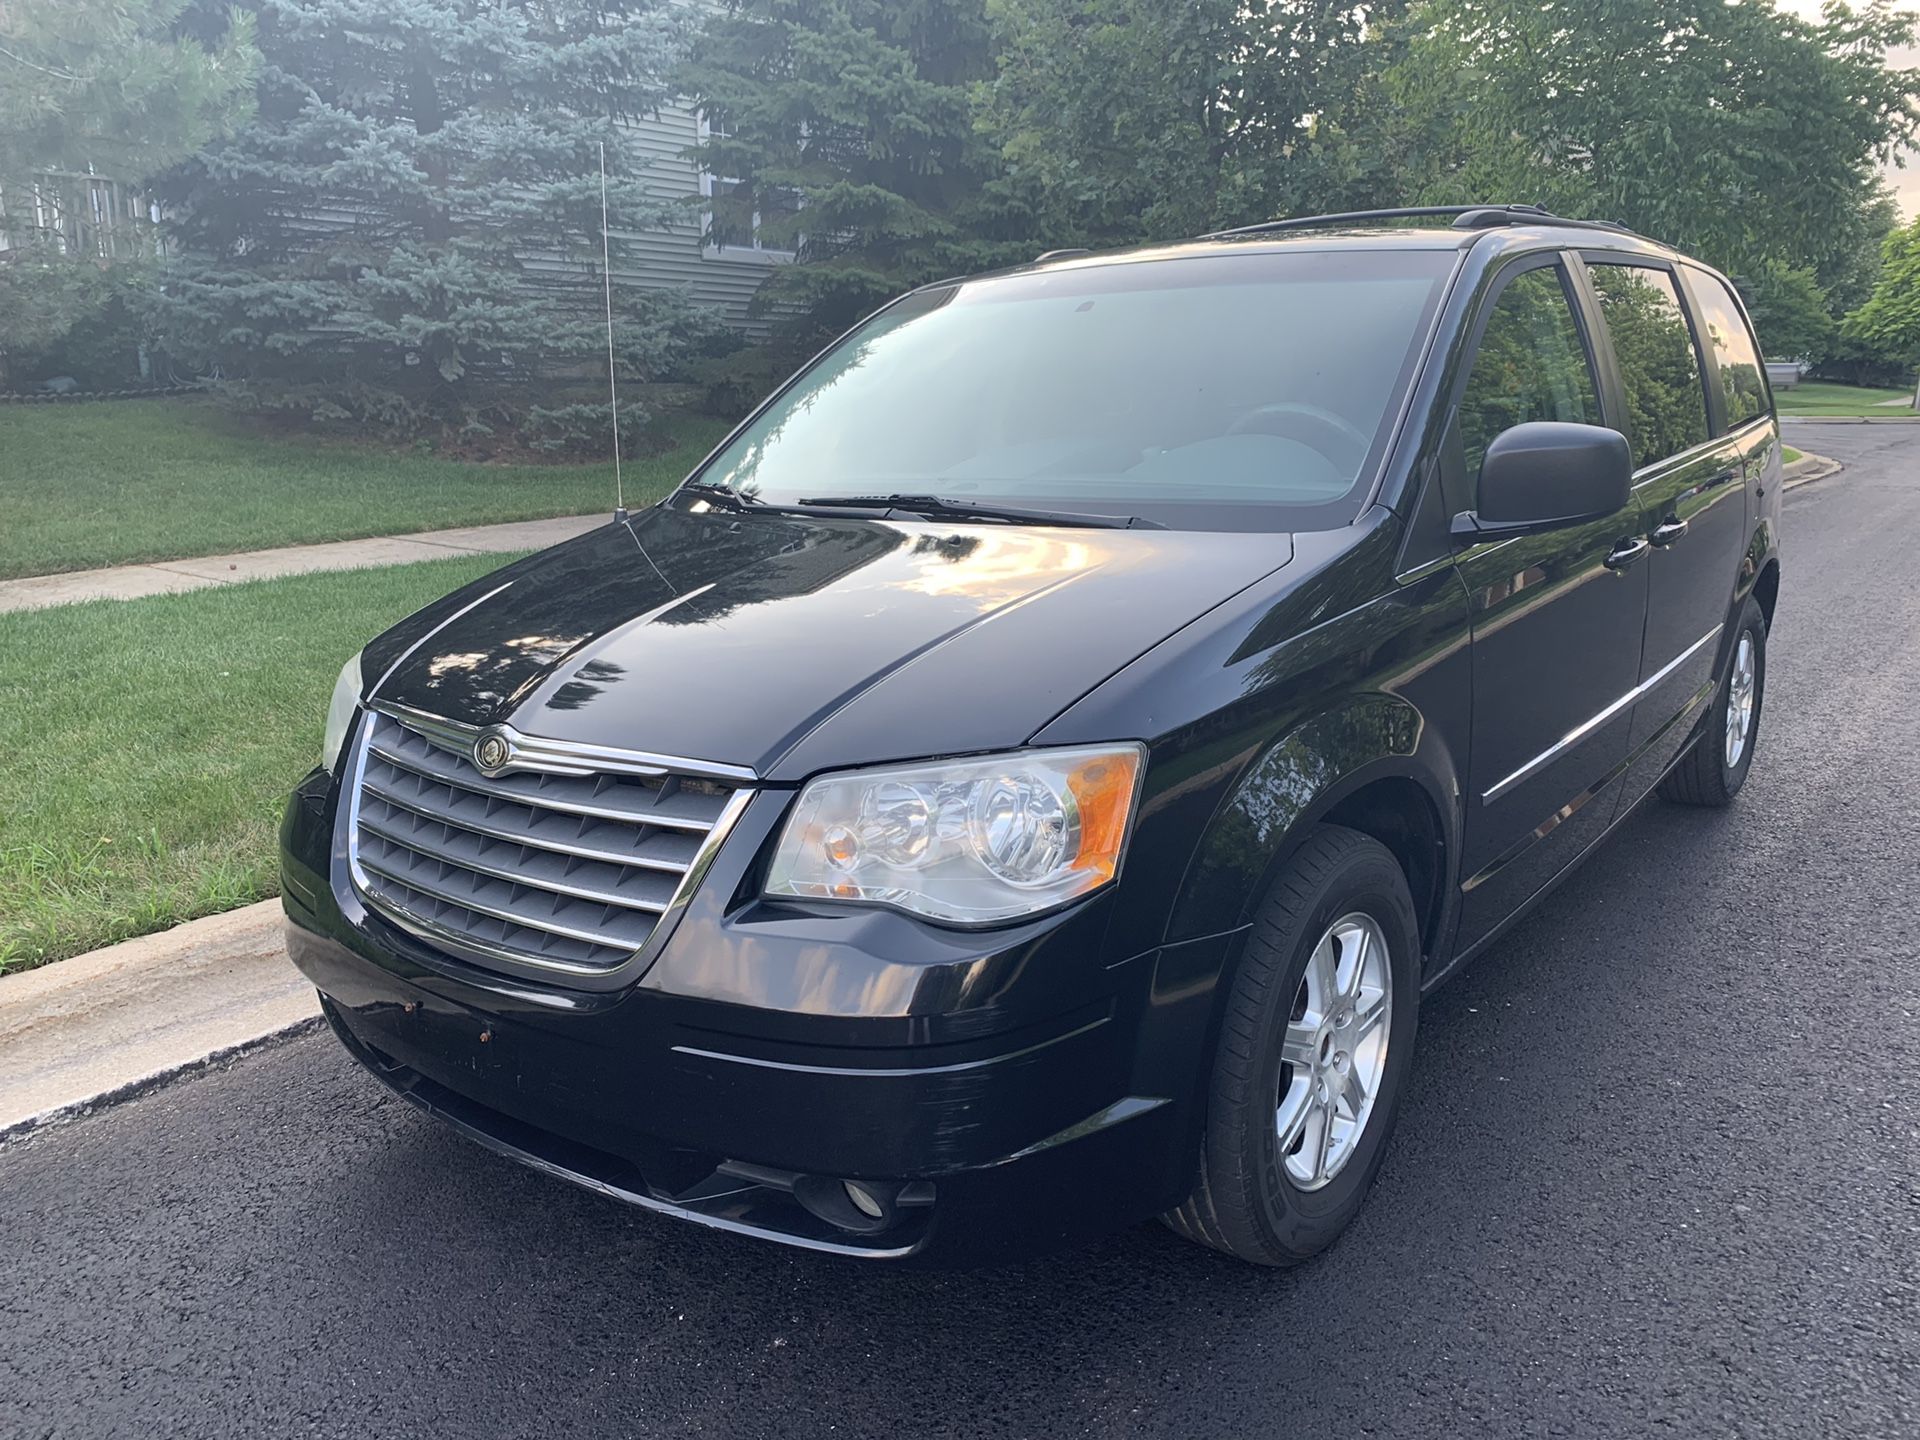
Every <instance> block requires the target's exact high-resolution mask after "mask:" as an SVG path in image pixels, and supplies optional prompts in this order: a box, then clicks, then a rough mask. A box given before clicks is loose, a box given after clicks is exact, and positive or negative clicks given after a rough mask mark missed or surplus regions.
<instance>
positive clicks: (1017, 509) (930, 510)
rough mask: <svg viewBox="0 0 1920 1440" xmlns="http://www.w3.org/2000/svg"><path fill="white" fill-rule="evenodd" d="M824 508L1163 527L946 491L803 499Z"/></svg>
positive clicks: (1140, 519)
mask: <svg viewBox="0 0 1920 1440" xmlns="http://www.w3.org/2000/svg"><path fill="white" fill-rule="evenodd" d="M800 503H801V504H802V505H805V506H809V507H813V506H817V507H819V508H821V509H828V508H832V509H845V510H905V511H910V512H911V513H913V514H915V515H931V516H935V517H937V518H940V519H954V520H1007V521H1012V522H1014V523H1016V524H1020V523H1024V524H1030V525H1085V526H1091V527H1093V528H1096V529H1101V530H1164V529H1166V528H1167V527H1166V526H1164V525H1162V524H1161V523H1160V522H1159V521H1158V520H1148V519H1147V518H1145V517H1144V516H1141V515H1095V514H1090V513H1088V512H1086V511H1084V510H1029V509H1027V508H1026V507H1025V506H1021V505H998V504H992V503H983V502H981V501H976V500H955V499H950V498H948V497H947V496H944V495H905V494H899V493H895V494H889V495H817V496H814V497H812V498H811V499H805V500H802V501H801V502H800Z"/></svg>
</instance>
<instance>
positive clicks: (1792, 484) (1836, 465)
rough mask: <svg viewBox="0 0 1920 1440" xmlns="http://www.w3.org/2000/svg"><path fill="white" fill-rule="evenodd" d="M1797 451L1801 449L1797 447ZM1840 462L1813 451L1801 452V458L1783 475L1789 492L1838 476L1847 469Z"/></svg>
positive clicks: (1784, 471)
mask: <svg viewBox="0 0 1920 1440" xmlns="http://www.w3.org/2000/svg"><path fill="white" fill-rule="evenodd" d="M1794 448H1795V449H1796V450H1798V449H1799V448H1800V447H1799V446H1797V445H1796V446H1795V447H1794ZM1845 468H1846V467H1845V466H1843V465H1842V464H1841V463H1840V462H1839V461H1838V460H1834V459H1831V458H1829V457H1828V456H1825V455H1816V454H1814V453H1813V452H1812V451H1811V450H1801V451H1800V458H1799V459H1798V460H1796V461H1794V462H1793V463H1792V464H1791V465H1789V466H1787V467H1786V468H1785V469H1784V470H1783V471H1782V472H1781V474H1782V475H1783V476H1784V477H1785V481H1786V487H1787V489H1789V490H1798V489H1799V488H1800V487H1801V486H1802V485H1811V484H1812V483H1813V482H1814V481H1816V480H1824V479H1826V478H1827V476H1829V475H1837V474H1839V473H1840V471H1841V470H1843V469H1845Z"/></svg>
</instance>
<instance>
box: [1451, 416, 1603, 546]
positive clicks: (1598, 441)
mask: <svg viewBox="0 0 1920 1440" xmlns="http://www.w3.org/2000/svg"><path fill="white" fill-rule="evenodd" d="M1632 494H1633V457H1632V455H1631V454H1630V453H1629V451H1628V450H1627V437H1626V436H1624V435H1622V434H1621V433H1620V432H1619V431H1618V430H1607V429H1603V428H1602V427H1601V426H1598V425H1574V424H1570V423H1568V422H1566V421H1560V420H1530V421H1528V422H1527V423H1526V424H1524V425H1515V426H1514V427H1513V428H1512V429H1510V430H1502V431H1501V432H1500V433H1499V434H1498V435H1496V436H1494V439H1493V443H1492V444H1491V445H1489V446H1487V454H1486V458H1485V459H1484V460H1482V461H1481V462H1480V506H1479V508H1478V509H1477V510H1466V511H1462V512H1461V513H1460V514H1458V515H1456V516H1454V517H1453V533H1454V535H1455V536H1456V537H1458V538H1460V539H1465V540H1491V539H1498V538H1502V537H1504V536H1508V535H1531V534H1534V533H1536V532H1538V531H1541V530H1558V529H1560V528H1561V527H1562V526H1566V525H1580V524H1584V523H1585V522H1586V521H1589V520H1598V519H1601V518H1602V517H1603V516H1607V515H1611V514H1613V513H1614V511H1616V510H1619V509H1621V508H1623V507H1624V506H1625V505H1626V503H1627V501H1628V500H1629V499H1630V498H1631V497H1632Z"/></svg>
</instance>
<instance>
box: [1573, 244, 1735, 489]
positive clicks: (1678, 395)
mask: <svg viewBox="0 0 1920 1440" xmlns="http://www.w3.org/2000/svg"><path fill="white" fill-rule="evenodd" d="M1587 270H1588V273H1589V274H1591V275H1592V277H1593V288H1594V289H1595V290H1596V291H1597V292H1598V293H1599V296H1600V313H1601V314H1602V315H1604V316H1605V317H1606V321H1607V334H1608V336H1609V337H1610V338H1611V339H1612V341H1613V353H1614V357H1615V358H1616V359H1617V360H1618V361H1619V362H1620V381H1621V384H1622V385H1624V386H1625V387H1626V392H1627V435H1628V438H1629V439H1630V440H1631V441H1632V442H1633V466H1634V469H1636V470H1639V469H1643V468H1644V467H1646V466H1648V465H1652V464H1654V463H1655V462H1656V461H1660V460H1664V459H1666V458H1667V457H1668V456H1669V455H1677V454H1679V453H1680V452H1681V451H1682V450H1685V449H1686V448H1687V447H1688V446H1690V445H1698V444H1699V443H1700V442H1701V441H1702V440H1705V439H1706V438H1707V389H1706V382H1705V381H1704V380H1703V379H1702V378H1701V374H1700V352H1699V351H1698V350H1696V349H1695V348H1694V344H1693V333H1692V331H1690V330H1689V329H1688V328H1687V312H1686V309H1685V308H1684V307H1683V306H1682V305H1681V304H1680V292H1679V291H1678V290H1676V289H1674V285H1673V277H1672V276H1671V275H1669V274H1668V273H1667V272H1666V271H1664V270H1650V269H1648V268H1647V267H1646V266H1644V265H1613V264H1608V263H1605V262H1600V261H1589V262H1588V264H1587Z"/></svg>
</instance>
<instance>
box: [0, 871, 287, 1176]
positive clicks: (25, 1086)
mask: <svg viewBox="0 0 1920 1440" xmlns="http://www.w3.org/2000/svg"><path fill="white" fill-rule="evenodd" d="M283 924H284V921H283V919H282V916H281V910H280V902H279V901H278V900H265V901H262V902H260V903H259V904H257V905H248V906H246V907H244V908H242V909H239V910H232V911H228V912H227V913H226V914H224V915H212V916H209V917H207V918H206V919H204V920H193V921H189V922H188V923H187V924H185V925H177V926H175V927H174V928H173V929H171V930H165V931H161V932H160V933H159V934H155V935H145V936H142V937H140V938H139V939H137V940H128V941H125V942H124V943H122V944H119V945H109V946H108V947H106V948H105V949H104V950H95V951H94V952H93V953H91V954H89V955H81V956H77V957H75V958H74V959H72V960H62V961H60V962H58V963H57V964H53V965H46V966H42V967H41V968H39V969H37V970H28V971H26V972H24V973H22V974H19V975H10V976H6V977H5V978H0V1141H5V1140H8V1139H11V1138H13V1137H15V1136H18V1135H21V1134H24V1133H27V1132H29V1131H33V1130H38V1129H40V1128H42V1127H44V1126H46V1125H50V1124H55V1123H58V1122H60V1121H63V1120H69V1119H73V1118H75V1117H77V1116H79V1115H84V1114H87V1113H89V1112H90V1111H92V1110H94V1109H97V1108H101V1107H103V1106H106V1105H110V1104H113V1103H116V1102H117V1101H120V1100H123V1099H127V1098H129V1097H131V1096H133V1095H139V1094H144V1093H146V1092H147V1091H149V1090H152V1089H154V1088H156V1087H158V1086H160V1085H162V1084H164V1083H166V1082H167V1081H169V1080H171V1079H173V1078H174V1077H176V1076H178V1075H182V1074H187V1073H190V1072H193V1071H196V1070H201V1069H205V1068H207V1067H209V1066H213V1065H218V1064H221V1063H223V1062H225V1061H227V1060H230V1059H232V1058H233V1057H234V1056H236V1055H240V1054H244V1053H247V1052H248V1051H251V1050H254V1049H257V1048H259V1047H260V1046H262V1045H264V1044H268V1043H271V1042H273V1041H276V1040H279V1039H282V1038H284V1037H286V1036H289V1035H294V1034H300V1033H303V1032H305V1031H306V1030H310V1029H312V1028H313V1027H314V1026H315V1025H317V1024H318V1023H319V1019H320V1005H319V1000H318V998H317V997H316V996H315V994H314V992H313V989H312V987H311V986H310V985H308V984H307V982H306V980H305V979H304V978H303V977H302V976H301V975H300V973H299V971H297V970H295V969H294V968H293V965H292V964H291V963H290V962H289V961H288V960H287V954H286V948H285V945H284V942H283V939H282V926H283Z"/></svg>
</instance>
